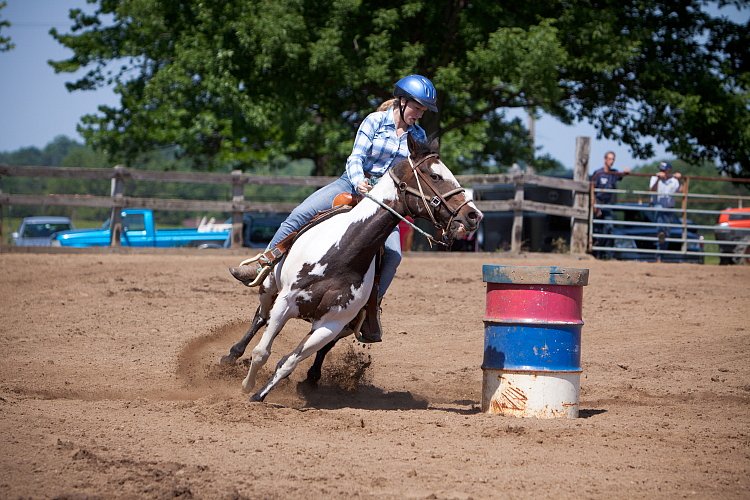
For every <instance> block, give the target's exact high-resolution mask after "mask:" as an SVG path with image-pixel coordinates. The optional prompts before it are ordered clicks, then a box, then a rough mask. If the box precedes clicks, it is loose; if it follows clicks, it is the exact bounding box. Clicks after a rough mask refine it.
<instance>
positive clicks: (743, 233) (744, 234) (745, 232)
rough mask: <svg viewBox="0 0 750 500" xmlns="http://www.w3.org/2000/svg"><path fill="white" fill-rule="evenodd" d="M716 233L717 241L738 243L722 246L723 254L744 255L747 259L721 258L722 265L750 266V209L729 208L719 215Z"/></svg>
mask: <svg viewBox="0 0 750 500" xmlns="http://www.w3.org/2000/svg"><path fill="white" fill-rule="evenodd" d="M717 223H718V226H717V228H716V230H715V231H714V232H715V234H716V239H717V240H728V241H736V242H737V244H736V245H721V246H720V248H721V252H722V253H731V254H744V255H746V257H736V256H735V257H721V259H720V264H750V208H728V209H726V210H722V212H721V213H720V214H719V220H718V221H717Z"/></svg>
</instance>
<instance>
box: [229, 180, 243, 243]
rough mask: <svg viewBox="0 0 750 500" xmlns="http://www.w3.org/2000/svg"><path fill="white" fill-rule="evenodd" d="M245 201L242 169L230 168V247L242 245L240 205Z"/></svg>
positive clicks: (241, 213) (241, 212)
mask: <svg viewBox="0 0 750 500" xmlns="http://www.w3.org/2000/svg"><path fill="white" fill-rule="evenodd" d="M244 202H245V183H244V182H243V179H242V170H232V238H231V243H230V247H231V248H240V247H242V218H243V215H244V213H243V211H242V206H243V203H244Z"/></svg>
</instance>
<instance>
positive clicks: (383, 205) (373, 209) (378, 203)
mask: <svg viewBox="0 0 750 500" xmlns="http://www.w3.org/2000/svg"><path fill="white" fill-rule="evenodd" d="M408 144H409V151H410V154H409V157H408V158H406V159H404V160H402V161H400V162H399V163H398V164H396V165H395V166H393V167H392V168H391V169H390V170H389V173H388V175H387V176H384V177H383V178H381V179H380V181H379V182H378V183H377V184H376V185H375V186H374V187H373V188H372V190H371V191H370V192H369V193H368V194H367V195H366V197H365V198H363V199H362V201H360V202H359V203H358V204H357V205H356V206H355V207H354V208H351V209H350V210H348V211H345V212H343V213H340V214H337V215H335V216H333V217H330V218H328V219H324V220H323V221H322V222H320V223H319V224H317V225H315V226H313V227H311V228H309V229H306V230H305V231H303V232H301V233H300V234H299V236H298V237H297V239H296V241H295V242H294V244H293V245H292V247H291V248H290V249H289V251H288V252H287V253H286V255H284V257H283V258H282V259H281V260H280V261H279V262H278V263H277V264H276V266H275V267H274V269H273V271H272V272H271V273H270V274H268V276H267V277H266V278H265V279H264V281H263V283H262V284H261V286H260V289H259V302H260V304H259V306H258V309H257V310H256V312H255V316H254V318H253V321H252V323H251V326H250V329H249V330H248V331H247V333H246V334H245V336H244V337H243V338H242V339H241V340H240V341H239V342H238V343H237V344H235V345H234V346H232V348H231V349H230V352H229V354H228V355H226V356H224V357H223V358H222V363H234V362H235V361H236V360H237V359H238V358H239V357H240V356H242V354H243V353H244V351H245V349H246V348H247V345H248V344H249V342H250V341H251V340H252V338H253V336H254V335H255V334H256V333H257V332H258V331H259V330H260V329H261V328H262V327H263V326H264V325H265V326H266V329H265V331H264V332H263V336H262V337H261V340H260V341H259V342H258V344H257V345H256V347H255V348H254V349H253V351H252V357H251V362H250V367H249V369H248V372H247V376H246V377H245V379H244V380H243V381H242V388H243V390H244V391H245V392H246V393H247V392H250V391H252V390H253V388H254V387H255V384H256V377H257V374H258V371H259V370H260V369H261V368H262V367H263V365H264V364H265V362H266V360H267V359H268V357H269V355H270V353H271V346H272V344H273V341H274V339H275V338H276V336H277V335H278V334H279V332H281V330H282V328H283V327H284V325H285V324H286V322H287V321H288V320H290V319H292V318H300V319H304V320H307V321H309V322H310V323H311V328H310V332H309V334H308V335H307V336H306V337H305V338H304V339H303V340H302V341H301V342H300V343H299V345H298V346H297V347H296V348H295V349H294V350H293V351H292V352H291V353H289V354H288V355H286V356H284V357H283V358H282V359H281V360H280V361H279V362H278V364H277V366H276V369H275V371H274V373H273V375H272V376H271V378H270V380H269V381H268V382H267V383H266V385H265V386H263V387H262V388H261V389H260V390H258V391H257V392H255V393H254V394H253V395H252V396H251V398H250V400H251V401H263V400H264V399H265V397H266V396H267V395H268V393H269V392H270V391H271V390H272V389H273V388H274V387H276V385H277V384H278V383H279V382H280V381H281V380H283V379H284V378H286V377H288V376H289V375H290V374H291V373H292V371H293V370H294V369H295V368H296V367H297V365H298V364H299V363H300V362H301V361H302V360H304V359H306V358H307V357H309V356H310V355H312V354H315V353H317V357H316V360H315V363H314V364H313V366H312V367H311V369H310V371H309V372H308V379H314V380H317V379H318V378H320V366H321V364H322V362H323V358H324V357H325V353H327V352H328V351H330V349H331V347H333V345H334V344H335V342H336V341H337V340H338V339H339V338H343V337H345V336H347V335H351V334H352V333H354V332H353V330H351V328H349V327H348V325H350V323H352V321H353V320H354V318H355V317H357V315H358V313H359V312H360V310H362V308H363V307H364V306H365V305H366V303H367V301H368V299H369V297H370V293H371V291H372V288H373V285H374V282H375V267H376V266H375V261H376V257H377V254H378V252H379V251H380V248H381V247H382V246H383V244H384V243H385V240H386V239H387V238H388V236H389V235H390V234H391V232H392V231H393V229H395V227H396V225H397V224H398V222H399V221H400V220H401V219H402V218H403V217H404V216H406V215H410V216H412V218H414V219H416V218H423V219H427V220H430V221H432V223H433V224H434V225H435V226H436V227H438V228H439V229H441V230H442V233H443V239H444V241H452V240H453V239H454V238H456V237H458V236H462V235H465V234H467V233H469V232H471V231H475V230H476V229H477V227H478V225H479V222H480V221H481V219H482V213H481V212H480V211H479V210H478V209H477V208H476V206H475V205H474V203H473V202H472V201H471V200H470V199H468V198H467V197H466V195H465V193H464V189H463V188H461V186H460V185H459V183H458V181H457V180H456V178H455V177H454V176H453V174H452V173H451V171H450V170H449V169H448V167H446V166H445V164H444V163H443V162H442V161H441V160H440V156H439V154H438V151H437V143H436V141H433V142H432V143H430V144H423V143H420V142H417V141H415V140H413V139H412V137H411V136H409V137H408Z"/></svg>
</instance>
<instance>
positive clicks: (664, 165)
mask: <svg viewBox="0 0 750 500" xmlns="http://www.w3.org/2000/svg"><path fill="white" fill-rule="evenodd" d="M659 170H662V171H663V170H672V164H671V163H667V162H665V161H663V162H661V163H659Z"/></svg>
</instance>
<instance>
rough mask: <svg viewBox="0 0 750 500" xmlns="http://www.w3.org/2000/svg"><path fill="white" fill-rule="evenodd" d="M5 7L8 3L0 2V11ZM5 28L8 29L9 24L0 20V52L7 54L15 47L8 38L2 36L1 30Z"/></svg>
mask: <svg viewBox="0 0 750 500" xmlns="http://www.w3.org/2000/svg"><path fill="white" fill-rule="evenodd" d="M7 5H8V2H0V11H2V10H3V9H4V8H5V7H6V6H7ZM7 28H10V22H9V21H7V20H5V19H2V18H0V52H7V51H9V50H11V49H12V48H14V47H15V45H14V44H13V43H12V42H11V40H10V37H9V36H3V35H2V32H3V29H7Z"/></svg>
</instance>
